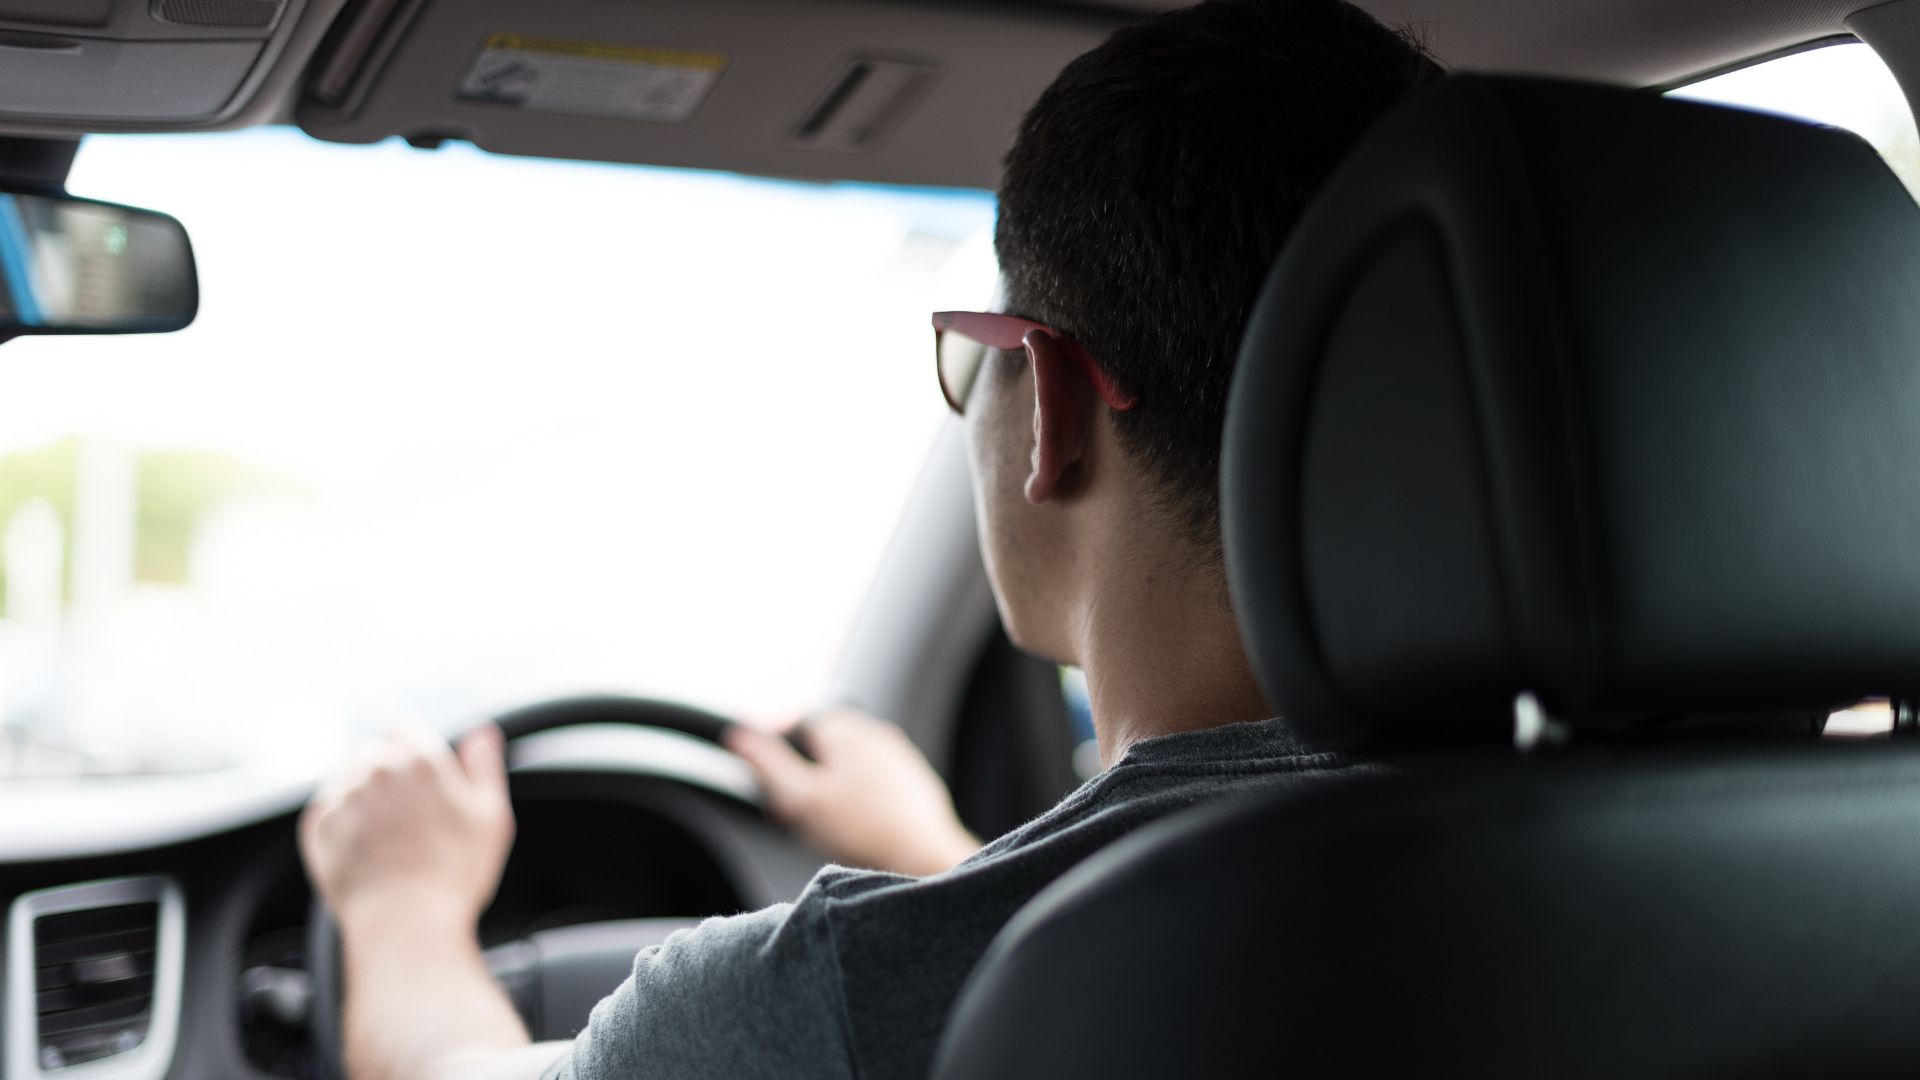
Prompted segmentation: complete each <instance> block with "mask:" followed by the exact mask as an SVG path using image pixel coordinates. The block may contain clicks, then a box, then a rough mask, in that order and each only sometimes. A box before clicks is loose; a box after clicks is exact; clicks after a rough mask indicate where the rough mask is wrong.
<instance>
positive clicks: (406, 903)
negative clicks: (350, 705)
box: [300, 725, 513, 933]
mask: <svg viewBox="0 0 1920 1080" xmlns="http://www.w3.org/2000/svg"><path fill="white" fill-rule="evenodd" d="M512 846H513V808H512V807H511V805H509V803H508V801H507V773H506V762H505V754H504V751H503V748H502V745H501V736H500V729H499V728H497V727H494V726H492V725H488V726H486V727H483V728H480V729H478V730H476V731H473V732H471V733H469V734H468V735H467V736H466V737H465V738H463V739H462V740H461V741H460V745H459V750H458V753H457V754H456V753H455V751H454V750H453V749H452V748H450V747H449V746H448V745H447V744H446V742H445V741H444V740H442V739H441V738H440V737H438V736H436V735H434V734H432V733H431V732H428V731H426V730H425V729H422V728H414V729H406V730H402V731H399V732H396V733H394V734H392V735H389V736H387V737H386V738H385V739H384V740H382V741H381V742H380V743H379V744H378V746H377V747H375V748H374V749H372V750H371V751H370V752H369V753H367V754H365V755H363V756H362V757H361V758H360V760H358V761H356V762H355V763H354V764H353V765H352V766H350V767H349V768H347V769H346V770H345V771H344V772H343V773H341V774H340V775H339V776H337V777H335V778H334V779H333V780H332V781H331V782H330V783H328V784H326V785H325V786H323V787H322V788H321V790H320V792H319V793H318V794H317V795H315V796H314V798H313V801H312V802H311V803H309V804H308V806H307V809H306V812H305V813H303V814H302V815H301V817H300V854H301V858H302V859H303V860H304V861H305V863H306V866H307V876H308V877H309V878H310V879H312V881H313V885H314V888H315V890H316V891H318V892H319V894H320V896H321V897H322V898H323V899H324V900H325V901H326V904H327V907H328V909H329V910H331V911H332V912H333V915H334V918H335V919H336V920H338V921H339V923H340V925H341V927H342V930H343V931H350V930H351V928H352V927H353V926H355V925H357V924H360V923H361V922H362V921H363V920H366V919H378V920H386V919H392V918H395V917H396V916H402V915H404V916H408V917H424V918H426V919H428V920H431V922H432V923H433V924H436V925H440V926H445V927H457V928H459V929H460V930H462V931H464V932H467V933H471V931H472V930H473V928H474V925H475V924H476V923H477V922H478V921H479V917H480V913H481V912H482V911H483V910H485V909H486V906H487V904H488V903H489V902H491V901H492V899H493V894H494V892H495V891H496V890H497V889H498V888H499V885H500V873H501V870H502V869H503V868H504V867H505V865H506V860H507V851H508V849H509V848H511V847H512Z"/></svg>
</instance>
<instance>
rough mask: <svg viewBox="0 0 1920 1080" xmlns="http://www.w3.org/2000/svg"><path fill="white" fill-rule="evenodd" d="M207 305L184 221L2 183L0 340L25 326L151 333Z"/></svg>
mask: <svg viewBox="0 0 1920 1080" xmlns="http://www.w3.org/2000/svg"><path fill="white" fill-rule="evenodd" d="M199 307H200V282H199V277H198V275H197V274H196V273H195V271H194V265H193V247H192V245H190V244H188V243H187V230H186V229H184V228H182V227H181V225H180V223H179V222H178V221H175V220H174V219H173V218H170V217H168V216H167V215H165V214H157V213H154V212H153V211H151V210H136V209H134V208H133V207H130V206H116V205H114V204H112V203H102V202H94V201H92V200H90V199H76V198H72V197H70V196H67V195H47V194H30V193H20V192H0V341H4V340H6V339H7V338H9V337H16V336H19V335H22V334H152V333H161V332H164V331H167V330H178V329H180V328H181V327H183V326H186V325H187V324H188V323H190V322H192V321H193V316H194V312H195V311H197V310H198V309H199Z"/></svg>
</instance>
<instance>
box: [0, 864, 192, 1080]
mask: <svg viewBox="0 0 1920 1080" xmlns="http://www.w3.org/2000/svg"><path fill="white" fill-rule="evenodd" d="M180 906H181V905H180V893H179V889H178V887H177V886H175V885H173V884H172V883H171V882H169V881H166V880H165V879H162V878H125V879H120V880H116V881H102V882H96V883H93V884H90V885H76V886H72V887H69V888H63V889H51V890H47V891H45V892H39V893H30V894H28V895H26V896H23V897H21V898H20V899H19V900H17V901H15V902H14V906H13V912H12V915H11V918H10V919H9V926H8V953H9V955H8V971H7V977H8V988H7V1007H8V1012H7V1019H8V1024H7V1050H8V1054H9V1057H8V1059H7V1069H6V1075H7V1077H8V1078H9V1080H12V1078H21V1080H25V1078H30V1077H53V1076H59V1075H64V1071H65V1070H67V1069H71V1068H73V1067H75V1066H79V1065H85V1066H87V1069H86V1070H85V1072H86V1075H87V1076H89V1077H98V1078H101V1080H157V1078H158V1077H161V1076H163V1075H164V1074H165V1072H166V1069H167V1065H168V1061H169V1059H170V1058H171V1057H172V1053H173V1034H174V1025H175V1024H176V1023H177V1021H178V1017H179V1008H180V968H181V955H180V954H181V949H182V933H183V928H184V923H183V920H182V914H181V911H180Z"/></svg>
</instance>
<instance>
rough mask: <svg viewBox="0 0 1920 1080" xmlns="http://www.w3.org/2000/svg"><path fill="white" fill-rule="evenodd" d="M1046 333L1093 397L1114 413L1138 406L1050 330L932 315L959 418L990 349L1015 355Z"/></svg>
mask: <svg viewBox="0 0 1920 1080" xmlns="http://www.w3.org/2000/svg"><path fill="white" fill-rule="evenodd" d="M1034 330H1040V331H1044V332H1045V333H1046V334H1047V335H1048V336H1050V337H1052V338H1053V340H1054V341H1056V342H1058V343H1059V345H1060V351H1061V352H1062V353H1065V354H1066V357H1067V359H1069V360H1071V361H1073V363H1074V366H1076V367H1078V368H1079V369H1080V370H1081V372H1082V373H1083V374H1085V375H1086V377H1087V381H1088V382H1090V383H1092V384H1093V389H1094V392H1096V393H1098V394H1099V395H1100V399H1101V400H1102V401H1105V402H1106V403H1107V407H1108V408H1110V409H1112V410H1113V411H1115V412H1126V411H1127V410H1128V409H1131V408H1133V407H1134V406H1135V405H1138V404H1140V400H1139V398H1137V397H1135V396H1134V395H1133V394H1130V393H1128V392H1127V391H1125V390H1122V389H1121V388H1120V385H1119V384H1118V383H1116V382H1114V381H1113V377H1112V376H1110V375H1108V374H1107V373H1106V370H1105V369H1103V368H1102V367H1101V366H1100V364H1099V362H1098V361H1096V360H1095V359H1094V358H1093V356H1092V354H1090V353H1088V352H1087V350H1086V349H1085V348H1083V347H1082V346H1081V344H1080V343H1079V342H1077V341H1075V340H1073V339H1072V338H1070V337H1068V336H1067V335H1065V334H1063V333H1061V332H1060V331H1058V330H1055V329H1054V328H1053V327H1051V326H1046V325H1044V324H1042V323H1037V322H1034V321H1033V320H1031V319H1022V318H1019V317H1017V316H1014V315H992V314H987V313H985V312H979V311H936V312H934V313H933V355H934V363H935V365H936V367H937V368H938V370H939V373H940V392H941V393H942V394H945V395H946V397H947V405H948V406H950V407H951V408H952V409H953V411H954V412H955V413H962V412H965V411H966V408H965V407H966V403H967V394H968V393H969V392H971V391H972V390H973V384H974V381H975V380H976V379H978V378H979V377H980V369H981V367H982V366H983V365H984V364H985V362H986V358H987V350H988V349H1001V350H1004V351H1006V352H1015V351H1018V350H1020V349H1024V348H1025V347H1026V336H1027V334H1028V333H1029V332H1031V331H1034Z"/></svg>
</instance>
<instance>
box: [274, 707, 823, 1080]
mask: <svg viewBox="0 0 1920 1080" xmlns="http://www.w3.org/2000/svg"><path fill="white" fill-rule="evenodd" d="M494 723H496V724H497V725H499V727H500V731H501V734H503V735H505V736H506V739H507V741H508V742H509V743H511V742H512V741H514V740H516V739H523V738H526V737H527V736H529V735H535V734H538V733H540V732H543V731H551V730H553V729H555V728H563V727H575V726H578V725H581V724H627V725H632V726H636V727H646V728H660V729H665V730H667V731H677V732H680V733H681V734H684V735H691V736H693V737H695V738H697V739H702V740H705V741H707V742H711V743H714V744H716V745H724V744H723V743H722V741H721V740H722V737H723V736H724V735H725V734H726V732H727V730H728V729H729V728H732V727H733V726H735V721H732V720H729V719H727V718H726V717H723V716H717V715H715V714H713V713H710V712H707V711H705V710H703V709H697V708H694V707H693V706H691V705H680V704H676V703H674V702H668V701H657V700H653V699H651V698H637V697H622V696H618V695H596V696H591V697H574V698H562V699H559V700H556V701H547V702H541V703H539V704H535V705H528V706H525V707H523V708H519V709H515V710H513V711H512V712H509V713H506V714H504V715H502V716H500V717H498V718H497V719H496V720H495V721H494ZM786 737H787V741H788V742H790V743H792V744H793V747H794V749H796V750H798V751H800V753H802V754H807V753H808V751H807V749H806V746H805V744H804V743H803V742H801V741H800V739H799V738H798V733H797V732H788V733H787V736H786ZM809 756H810V755H809ZM688 925H691V924H690V923H689V922H688V921H687V920H684V919H623V920H617V921H612V922H600V923H589V924H586V925H583V926H570V927H562V928H559V929H556V930H547V931H542V932H540V933H537V934H534V935H533V936H532V937H530V938H527V939H525V940H522V941H515V942H510V943H508V944H506V945H499V946H495V947H494V948H492V949H488V950H487V966H488V967H489V968H490V969H491V970H492V972H493V974H494V977H495V978H497V979H499V980H500V981H501V983H502V984H503V985H504V986H505V988H506V990H507V993H508V995H509V996H510V997H512V998H513V999H514V1004H515V1006H516V1007H518V1008H519V1009H520V1011H521V1013H522V1015H526V1014H527V1013H528V1011H529V1006H530V1005H531V1004H532V1003H533V1002H536V1001H541V1000H544V1001H546V1002H548V1003H549V1004H555V1003H558V1004H557V1006H556V1007H555V1008H554V1010H553V1011H555V1012H563V1011H564V1012H568V1013H571V1012H572V1011H574V1009H575V1008H576V1007H577V1008H578V1012H579V1015H582V1016H584V1015H586V1010H587V1007H590V1006H591V1005H592V1004H593V1003H594V1002H595V1001H598V1000H599V999H600V998H601V997H602V996H604V995H605V994H606V992H607V991H608V990H609V989H610V988H612V987H613V986H615V985H616V984H618V983H619V981H620V979H621V978H623V977H624V976H625V973H626V971H627V970H628V969H630V968H631V967H632V964H633V956H634V954H635V953H637V952H639V951H640V950H641V949H644V948H646V947H648V946H650V945H657V944H659V943H660V942H661V941H664V940H665V939H666V937H667V935H668V934H670V933H672V932H673V931H675V930H678V929H680V928H682V927H684V926H688ZM307 964H308V972H309V975H310V976H311V983H310V985H311V987H312V995H311V1004H310V1005H309V1006H308V1013H307V1016H308V1027H309V1030H310V1031H311V1032H312V1034H313V1041H314V1049H315V1052H316V1055H317V1056H318V1058H319V1060H320V1066H321V1069H322V1071H323V1072H324V1073H325V1075H327V1076H329V1077H332V1078H334V1080H340V1078H342V1077H345V1075H346V1069H345V1066H344V1065H343V1064H342V1061H341V1049H342V1048H341V1042H340V1020H341V1009H340V1005H341V990H342V987H343V978H342V971H341V962H340V929H339V927H338V926H337V925H335V923H334V921H333V915H332V914H331V913H330V912H328V911H327V908H326V905H325V904H324V903H322V902H321V900H320V898H319V896H318V895H316V896H315V897H314V899H313V906H312V911H311V913H310V914H309V916H308V919H307ZM535 1034H536V1036H537V1035H538V1034H539V1033H538V1032H536V1033H535Z"/></svg>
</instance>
